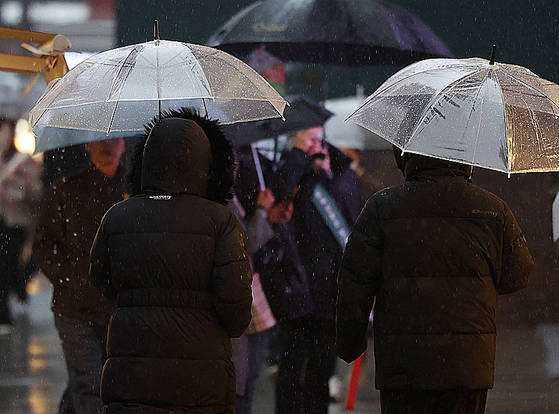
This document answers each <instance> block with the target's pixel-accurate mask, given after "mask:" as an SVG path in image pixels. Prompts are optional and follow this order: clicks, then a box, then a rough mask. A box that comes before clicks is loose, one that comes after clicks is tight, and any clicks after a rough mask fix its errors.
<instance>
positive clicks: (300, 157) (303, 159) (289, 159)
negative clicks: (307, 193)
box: [273, 148, 310, 202]
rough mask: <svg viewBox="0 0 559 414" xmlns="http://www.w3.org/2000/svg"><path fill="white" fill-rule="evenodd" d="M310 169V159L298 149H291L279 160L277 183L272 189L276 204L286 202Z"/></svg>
mask: <svg viewBox="0 0 559 414" xmlns="http://www.w3.org/2000/svg"><path fill="white" fill-rule="evenodd" d="M309 168H310V158H309V157H308V156H307V154H305V152H303V151H302V150H301V149H299V148H293V149H291V151H289V152H286V153H285V154H284V155H283V156H282V158H281V166H280V168H279V169H278V171H277V174H276V175H277V177H276V178H277V182H276V183H275V187H274V189H273V191H274V195H275V196H276V202H279V201H284V200H286V199H287V198H288V197H289V196H291V194H292V193H293V190H295V188H296V187H298V186H299V182H300V181H301V179H302V178H303V176H304V175H305V173H306V172H307V171H308V169H309Z"/></svg>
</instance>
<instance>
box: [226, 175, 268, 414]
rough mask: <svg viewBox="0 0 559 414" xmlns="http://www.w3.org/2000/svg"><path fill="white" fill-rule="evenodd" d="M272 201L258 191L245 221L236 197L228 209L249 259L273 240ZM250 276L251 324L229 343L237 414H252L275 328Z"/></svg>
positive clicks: (257, 284)
mask: <svg viewBox="0 0 559 414" xmlns="http://www.w3.org/2000/svg"><path fill="white" fill-rule="evenodd" d="M241 168H242V167H241ZM274 200H275V199H274V196H273V194H272V192H271V191H270V190H269V189H265V190H260V191H259V194H258V197H257V199H256V206H257V207H256V209H254V211H253V212H252V214H251V215H250V216H248V217H247V215H246V212H245V209H244V207H243V206H242V204H241V203H240V202H239V201H238V198H237V197H236V196H235V197H234V198H233V200H231V202H230V206H229V208H231V210H232V211H233V212H234V213H235V215H236V216H237V218H238V219H239V221H240V222H241V224H243V227H244V228H245V230H246V232H247V236H246V237H247V251H248V254H249V257H252V255H253V254H254V252H255V250H257V249H258V248H259V247H260V246H261V243H265V242H266V241H267V240H268V238H270V237H272V236H273V229H272V224H271V223H270V222H269V221H268V212H269V210H270V209H271V208H272V207H273V204H274ZM252 276H253V277H252V307H251V314H252V320H251V321H250V324H249V326H248V327H247V329H246V330H245V332H244V333H243V335H242V336H240V337H239V338H235V339H234V340H233V341H232V343H233V362H234V363H235V369H236V373H237V397H236V403H235V409H236V413H237V414H250V413H251V412H252V400H253V397H254V393H255V390H256V383H257V381H258V378H259V376H260V370H261V368H262V365H263V363H264V359H265V357H266V352H267V349H268V343H269V337H270V329H271V328H272V327H274V326H275V325H276V319H275V317H274V315H273V313H272V310H271V309H270V306H269V304H268V300H267V298H266V295H265V294H264V291H263V289H262V285H261V283H260V275H259V274H258V273H255V272H254V271H253V274H252Z"/></svg>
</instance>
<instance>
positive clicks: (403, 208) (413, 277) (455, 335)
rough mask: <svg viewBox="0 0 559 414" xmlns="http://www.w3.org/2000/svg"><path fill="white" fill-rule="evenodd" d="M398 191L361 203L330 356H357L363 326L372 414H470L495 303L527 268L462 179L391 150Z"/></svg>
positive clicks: (489, 375)
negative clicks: (377, 410)
mask: <svg viewBox="0 0 559 414" xmlns="http://www.w3.org/2000/svg"><path fill="white" fill-rule="evenodd" d="M394 153H395V156H396V161H397V164H398V166H399V168H400V170H401V171H402V173H403V174H404V177H405V181H406V182H405V183H404V184H403V185H400V186H397V187H391V188H387V189H384V190H381V191H379V192H377V193H376V194H374V195H373V196H372V197H371V198H370V199H369V200H368V202H367V204H366V206H365V207H364V209H363V212H362V213H361V215H360V216H359V219H358V220H357V223H356V224H355V228H354V230H353V232H352V233H351V236H350V237H349V240H348V243H347V245H346V248H345V251H344V255H343V259H342V266H341V269H340V272H339V281H338V285H339V286H338V305H337V353H338V355H339V356H340V357H341V358H342V359H344V360H345V361H347V362H351V361H353V360H355V359H356V358H358V357H359V356H360V355H361V354H362V353H363V351H364V350H365V348H366V347H367V337H366V330H367V325H368V323H369V314H370V312H371V307H372V306H373V301H374V300H375V297H376V304H375V312H374V318H373V327H374V328H373V329H374V335H373V337H374V348H375V369H376V377H375V378H376V387H377V388H378V389H379V390H380V403H381V411H382V413H383V414H394V413H398V414H419V413H425V414H427V413H428V414H449V413H463V414H482V413H484V412H485V405H486V398H487V390H488V389H489V388H492V386H493V379H494V364H495V344H496V314H497V308H498V306H497V300H498V295H500V294H507V293H512V292H515V291H517V290H519V289H522V288H524V287H525V286H526V285H527V283H528V279H529V275H530V272H531V270H532V267H533V264H534V263H533V261H532V257H531V255H530V253H529V251H528V248H527V247H526V244H525V240H524V237H523V236H522V232H521V230H520V227H519V226H518V223H517V222H516V220H515V218H514V216H513V213H512V212H511V211H510V209H509V207H508V206H507V205H506V204H505V202H503V201H502V200H501V199H499V198H498V197H497V196H495V195H493V194H491V193H490V192H488V191H485V190H483V189H482V188H480V187H477V186H475V185H473V184H471V183H470V182H469V177H470V173H471V168H470V166H468V165H463V164H457V163H452V162H448V161H444V160H439V159H435V158H430V157H425V156H421V155H415V154H409V153H406V154H404V155H402V153H401V150H400V149H398V148H396V147H394Z"/></svg>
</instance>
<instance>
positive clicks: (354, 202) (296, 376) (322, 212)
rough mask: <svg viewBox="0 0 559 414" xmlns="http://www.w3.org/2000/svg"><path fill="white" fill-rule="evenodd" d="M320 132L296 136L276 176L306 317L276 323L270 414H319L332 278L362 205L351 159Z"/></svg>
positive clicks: (331, 364) (330, 332) (330, 328)
mask: <svg viewBox="0 0 559 414" xmlns="http://www.w3.org/2000/svg"><path fill="white" fill-rule="evenodd" d="M323 134H324V128H322V127H315V128H310V129H307V130H303V131H299V132H297V133H296V134H295V141H294V144H293V148H292V149H291V150H290V151H289V152H287V153H284V154H283V156H282V158H281V164H280V166H279V168H278V176H279V178H278V179H279V181H278V182H279V187H278V189H277V190H276V194H278V201H284V200H288V199H290V198H293V204H294V210H293V219H292V223H293V227H294V242H295V246H296V248H297V251H298V254H299V255H300V258H301V261H302V264H303V267H304V272H305V274H306V278H307V279H308V288H309V292H308V294H307V295H306V301H307V302H309V303H310V304H311V306H312V310H311V311H310V312H308V313H306V314H301V315H300V316H298V317H296V318H293V319H290V320H285V321H282V323H281V349H282V355H281V358H280V366H279V371H278V377H277V389H276V413H277V414H284V413H288V414H294V413H305V414H309V413H317V414H326V413H327V412H328V405H329V403H330V393H329V388H328V380H329V378H330V377H331V376H332V375H333V372H334V368H335V363H336V353H335V349H334V342H335V303H336V276H337V271H338V267H339V264H340V260H341V256H342V246H343V245H344V244H345V240H346V238H347V235H348V234H349V230H350V229H351V226H352V225H353V223H354V221H355V220H356V219H357V216H358V215H359V212H360V211H361V208H362V206H363V204H364V200H363V196H362V190H361V187H360V184H359V179H358V177H357V175H356V174H355V172H354V171H353V170H352V169H351V168H350V164H351V158H349V157H348V156H346V155H344V154H343V153H342V152H340V151H339V150H338V149H337V148H335V147H333V146H331V145H329V144H328V143H326V142H325V141H324V137H323Z"/></svg>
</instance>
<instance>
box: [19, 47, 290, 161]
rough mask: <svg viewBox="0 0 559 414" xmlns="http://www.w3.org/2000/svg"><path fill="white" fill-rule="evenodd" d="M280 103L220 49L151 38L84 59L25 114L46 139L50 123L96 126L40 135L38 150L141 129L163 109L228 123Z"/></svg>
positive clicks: (258, 115) (275, 113)
mask: <svg viewBox="0 0 559 414" xmlns="http://www.w3.org/2000/svg"><path fill="white" fill-rule="evenodd" d="M286 104H287V102H286V101H285V100H284V99H283V98H282V97H281V95H280V94H278V93H277V92H276V91H275V90H274V89H273V88H272V86H270V85H269V84H268V82H267V81H266V80H265V79H264V78H262V77H261V76H260V75H259V74H258V73H257V72H256V71H254V70H253V69H252V68H250V67H249V66H248V65H246V64H245V63H244V62H242V61H241V60H239V59H237V58H235V57H233V56H231V55H229V54H228V53H226V52H223V51H220V50H217V49H214V48H211V47H207V46H201V45H195V44H188V43H182V42H176V41H166V40H153V41H151V42H146V43H140V44H136V45H131V46H124V47H120V48H117V49H111V50H108V51H106V52H102V53H99V54H96V55H94V56H92V57H90V58H88V59H86V60H84V61H83V62H81V63H80V64H78V65H77V66H76V67H75V68H73V69H72V70H70V71H69V72H68V73H67V74H66V75H64V76H63V77H62V78H60V79H58V80H56V81H53V82H52V83H51V84H50V85H49V87H48V88H47V91H46V92H45V93H44V94H43V96H42V97H41V98H40V99H39V101H38V102H37V104H36V105H35V107H34V108H33V109H32V110H31V111H30V113H29V118H30V123H31V125H32V127H34V128H35V127H38V126H42V127H45V128H44V130H43V131H41V132H42V134H41V136H46V137H47V138H48V137H49V136H52V134H48V133H45V132H48V130H49V129H50V128H53V127H54V128H65V129H70V130H78V131H79V130H82V131H97V132H99V134H79V133H74V134H66V136H68V137H69V139H68V140H69V141H70V142H66V143H61V142H60V140H59V139H57V140H56V143H54V142H50V141H49V140H48V139H44V140H41V136H40V137H39V139H38V140H37V151H45V150H47V149H52V148H54V147H60V146H67V145H75V144H79V143H83V142H87V141H91V140H95V139H99V140H101V139H106V138H107V137H109V136H115V135H119V134H120V133H122V132H127V133H130V132H131V131H142V130H143V125H144V124H145V123H146V122H147V121H149V120H151V119H152V118H153V117H154V116H156V115H158V114H160V113H161V112H162V111H165V110H168V109H173V108H174V109H177V108H179V107H183V106H189V107H194V108H196V109H197V110H198V111H199V112H200V113H201V114H202V115H204V114H207V115H208V116H209V117H211V118H214V119H218V120H219V121H220V122H221V123H223V124H230V123H235V122H244V121H254V120H260V119H267V118H274V117H281V116H282V114H283V110H284V108H285V106H286ZM54 135H56V136H57V137H58V138H59V137H60V134H58V135H57V134H54ZM80 141H81V142H80ZM53 145H54V147H53Z"/></svg>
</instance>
